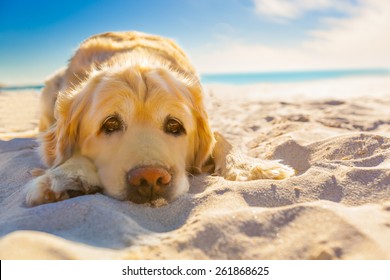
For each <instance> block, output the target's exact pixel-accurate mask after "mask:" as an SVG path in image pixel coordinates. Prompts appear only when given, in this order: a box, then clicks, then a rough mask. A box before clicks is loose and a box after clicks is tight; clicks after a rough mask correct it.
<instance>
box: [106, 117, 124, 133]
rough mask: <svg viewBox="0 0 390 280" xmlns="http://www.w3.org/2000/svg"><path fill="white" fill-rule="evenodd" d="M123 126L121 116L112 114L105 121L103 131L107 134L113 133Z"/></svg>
mask: <svg viewBox="0 0 390 280" xmlns="http://www.w3.org/2000/svg"><path fill="white" fill-rule="evenodd" d="M122 128H123V124H122V121H121V120H120V119H119V117H117V116H110V117H108V118H107V119H106V120H105V121H104V122H103V126H102V131H103V132H104V133H106V134H111V133H113V132H115V131H119V130H122Z"/></svg>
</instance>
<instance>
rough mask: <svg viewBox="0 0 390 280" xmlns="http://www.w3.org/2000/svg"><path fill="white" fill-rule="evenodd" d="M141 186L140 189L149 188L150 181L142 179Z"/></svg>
mask: <svg viewBox="0 0 390 280" xmlns="http://www.w3.org/2000/svg"><path fill="white" fill-rule="evenodd" d="M139 185H140V187H147V186H149V184H148V181H146V180H145V179H141V181H140V184H139Z"/></svg>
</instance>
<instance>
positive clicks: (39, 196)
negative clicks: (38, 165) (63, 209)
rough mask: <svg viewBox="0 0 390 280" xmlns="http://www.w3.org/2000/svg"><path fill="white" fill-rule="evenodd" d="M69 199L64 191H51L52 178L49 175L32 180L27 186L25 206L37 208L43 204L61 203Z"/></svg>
mask: <svg viewBox="0 0 390 280" xmlns="http://www.w3.org/2000/svg"><path fill="white" fill-rule="evenodd" d="M67 198H69V195H68V193H67V192H66V190H62V191H61V190H60V191H59V190H55V189H53V178H52V177H51V176H50V173H46V174H44V175H42V176H39V177H36V178H34V179H33V180H32V181H31V182H29V183H28V186H27V195H26V204H27V206H30V207H31V206H37V205H41V204H45V203H51V202H56V201H61V200H64V199H67Z"/></svg>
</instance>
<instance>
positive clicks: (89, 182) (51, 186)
mask: <svg viewBox="0 0 390 280" xmlns="http://www.w3.org/2000/svg"><path fill="white" fill-rule="evenodd" d="M100 185H101V184H100V180H99V177H98V175H97V173H96V167H95V165H94V164H93V163H92V162H91V161H89V160H88V159H87V158H85V157H83V156H80V155H73V156H72V157H71V158H70V159H68V160H67V161H66V162H64V163H63V164H62V165H60V166H57V167H54V168H50V169H48V170H46V171H44V173H43V174H40V176H38V177H36V178H34V179H33V180H32V181H30V182H29V183H28V184H27V189H28V192H27V196H26V204H27V205H28V206H36V205H40V204H45V203H51V202H56V201H61V200H65V199H68V198H71V197H74V196H78V195H82V194H88V193H96V192H97V191H99V186H100Z"/></svg>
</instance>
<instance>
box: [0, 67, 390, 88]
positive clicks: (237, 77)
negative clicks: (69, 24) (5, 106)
mask: <svg viewBox="0 0 390 280" xmlns="http://www.w3.org/2000/svg"><path fill="white" fill-rule="evenodd" d="M385 75H389V76H390V69H360V70H326V71H290V72H287V71H286V72H259V73H226V74H201V80H202V83H204V84H211V83H219V84H232V85H245V84H256V83H288V82H305V81H314V80H325V79H335V78H343V77H359V76H385ZM42 88H43V85H40V84H38V85H27V86H7V87H3V88H0V91H2V90H4V91H19V90H36V91H40V90H41V89H42Z"/></svg>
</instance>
